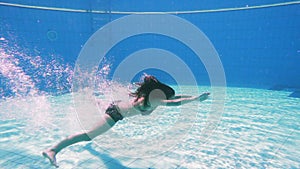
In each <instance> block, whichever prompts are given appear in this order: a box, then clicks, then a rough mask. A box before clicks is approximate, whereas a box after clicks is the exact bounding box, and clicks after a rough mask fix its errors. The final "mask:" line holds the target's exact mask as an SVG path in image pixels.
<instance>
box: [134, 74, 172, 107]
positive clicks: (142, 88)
mask: <svg viewBox="0 0 300 169" xmlns="http://www.w3.org/2000/svg"><path fill="white" fill-rule="evenodd" d="M136 84H137V85H138V86H139V87H138V88H137V89H136V91H135V92H133V93H131V94H130V95H131V96H134V97H136V100H138V99H139V98H141V97H145V101H144V106H149V105H148V102H149V95H150V93H151V92H152V91H153V90H154V89H160V90H161V91H163V92H164V94H165V96H166V99H170V98H172V97H174V96H175V91H174V89H172V88H171V87H170V86H168V85H165V84H163V83H161V82H160V81H158V80H157V79H156V77H154V76H151V75H145V76H144V81H143V82H142V83H136Z"/></svg>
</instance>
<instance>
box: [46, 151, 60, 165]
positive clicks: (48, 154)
mask: <svg viewBox="0 0 300 169" xmlns="http://www.w3.org/2000/svg"><path fill="white" fill-rule="evenodd" d="M43 156H44V157H46V158H48V159H49V161H50V163H51V164H52V165H53V166H55V167H56V168H58V165H57V163H56V158H55V156H56V152H54V151H53V150H51V149H50V150H46V151H44V152H43Z"/></svg>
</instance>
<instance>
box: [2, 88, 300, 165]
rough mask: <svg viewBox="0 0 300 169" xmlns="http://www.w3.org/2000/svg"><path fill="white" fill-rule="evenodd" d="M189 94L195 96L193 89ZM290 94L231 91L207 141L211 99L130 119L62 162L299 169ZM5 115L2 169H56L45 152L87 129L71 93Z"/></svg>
mask: <svg viewBox="0 0 300 169" xmlns="http://www.w3.org/2000/svg"><path fill="white" fill-rule="evenodd" d="M186 88H188V90H189V91H190V93H189V94H193V90H195V87H188V86H187V87H186ZM199 90H200V91H203V92H204V91H208V90H209V88H208V87H199ZM290 94H291V92H289V91H272V90H264V89H251V88H233V87H231V88H230V87H229V88H227V95H226V98H225V104H224V112H223V114H222V116H221V117H220V119H219V121H218V122H217V126H218V127H217V128H216V129H215V130H214V131H212V132H210V133H209V134H210V136H209V137H207V140H201V139H202V138H204V137H201V135H203V128H205V126H206V125H207V123H206V122H207V121H208V120H207V119H208V118H209V115H211V113H213V112H210V110H211V106H212V102H211V99H209V100H207V101H204V102H201V103H200V106H199V104H198V103H197V104H195V103H190V104H189V105H188V106H187V107H183V108H182V109H180V110H181V111H178V110H179V109H175V108H167V107H162V108H160V109H158V110H156V111H155V112H154V113H153V114H151V115H150V116H138V117H136V118H135V117H132V118H128V119H124V120H123V121H120V122H119V123H118V124H117V125H116V126H115V127H114V128H112V129H111V131H110V132H107V133H105V134H104V135H101V136H99V137H97V138H96V139H95V140H93V141H91V142H83V143H78V144H76V145H72V146H70V147H68V148H66V149H64V150H62V151H61V152H60V153H59V154H58V155H57V161H58V164H59V166H60V168H67V169H69V168H70V169H72V168H99V169H102V168H109V169H110V168H111V169H118V168H164V169H165V168H178V169H181V168H300V160H299V159H300V158H299V157H300V148H299V147H300V146H299V145H300V131H299V126H300V114H299V112H300V107H299V102H300V99H299V98H292V97H288V96H289V95H290ZM211 97H213V93H212V96H211ZM0 112H1V114H0V117H1V120H0V168H4V169H6V168H7V169H11V168H22V169H24V168H30V169H32V168H51V166H50V164H49V162H48V160H47V159H45V158H43V156H42V155H41V152H42V151H43V150H45V149H47V148H49V147H50V146H51V145H53V144H55V143H57V142H58V141H59V140H61V139H63V138H65V137H66V136H68V135H69V134H73V133H74V132H78V131H81V130H82V124H79V123H78V121H77V120H78V116H76V115H74V107H73V103H72V96H71V95H68V94H67V95H62V96H55V97H54V96H51V97H50V96H40V97H31V98H26V99H24V98H23V99H8V100H5V101H1V102H0ZM182 113H191V114H192V113H194V114H193V115H195V114H196V116H191V117H189V116H184V115H183V114H182ZM183 116H184V118H185V119H184V123H182V124H181V123H179V122H178V121H180V120H182V119H180V118H181V117H183ZM184 124H186V125H185V126H188V128H187V129H184V130H182V131H181V130H180V128H179V131H178V130H177V129H178V128H176V127H174V126H177V127H178V126H179V127H181V125H184ZM175 129H176V130H175ZM181 133H184V134H182V136H180V137H176V136H178V135H180V134H181ZM204 134H205V133H204ZM172 138H174V140H175V139H177V140H176V141H175V142H172V141H174V140H172ZM157 140H158V142H157ZM134 143H143V144H142V145H140V144H139V145H138V144H134ZM158 143H161V145H160V144H158ZM165 143H170V145H169V147H168V146H167V147H164V146H165ZM171 143H172V144H171ZM166 145H168V144H166ZM147 148H149V149H147ZM139 152H140V154H139Z"/></svg>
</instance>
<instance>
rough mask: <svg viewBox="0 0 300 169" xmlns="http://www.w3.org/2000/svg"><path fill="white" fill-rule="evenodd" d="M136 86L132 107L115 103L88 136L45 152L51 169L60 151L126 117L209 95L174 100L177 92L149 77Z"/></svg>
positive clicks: (100, 132)
mask: <svg viewBox="0 0 300 169" xmlns="http://www.w3.org/2000/svg"><path fill="white" fill-rule="evenodd" d="M137 85H138V86H139V87H138V89H137V90H136V91H135V92H134V93H130V95H131V96H132V97H133V100H132V101H131V102H129V104H128V103H125V102H118V103H112V104H111V105H110V106H109V107H108V108H107V109H106V111H105V115H104V117H103V120H102V121H99V122H98V124H97V126H95V128H93V129H92V130H90V131H88V132H85V133H80V134H75V135H71V136H69V137H67V138H66V139H64V140H62V141H60V142H59V143H58V144H56V145H54V146H53V147H51V148H49V149H47V150H46V151H44V152H43V156H44V157H46V158H48V159H49V160H50V162H51V164H52V165H54V166H55V167H58V165H57V163H56V158H55V156H56V154H57V153H58V152H59V151H61V150H62V149H63V148H65V147H67V146H70V145H72V144H74V143H78V142H82V141H90V140H92V139H93V138H95V137H97V136H99V135H101V134H103V133H104V132H106V131H107V130H109V129H110V128H111V127H113V126H114V125H115V124H116V123H117V122H118V121H119V120H122V119H123V118H124V117H130V116H134V115H138V114H141V115H149V114H151V113H152V112H153V111H154V110H155V109H156V108H157V107H158V106H161V105H164V106H179V105H181V104H185V103H189V102H191V101H195V100H199V101H204V100H206V99H207V98H208V95H209V93H203V94H201V95H200V96H175V91H174V90H173V89H172V88H171V87H169V86H167V85H165V84H163V83H161V82H159V81H158V80H157V79H156V78H155V77H154V76H150V75H146V76H145V77H144V82H142V83H138V84H137Z"/></svg>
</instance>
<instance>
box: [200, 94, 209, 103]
mask: <svg viewBox="0 0 300 169" xmlns="http://www.w3.org/2000/svg"><path fill="white" fill-rule="evenodd" d="M208 95H210V93H208V92H206V93H203V94H201V95H200V96H199V100H200V101H201V102H202V101H204V100H206V99H208Z"/></svg>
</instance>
